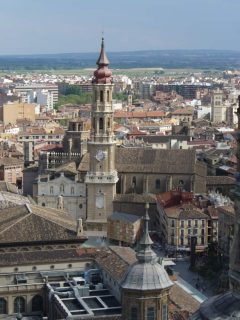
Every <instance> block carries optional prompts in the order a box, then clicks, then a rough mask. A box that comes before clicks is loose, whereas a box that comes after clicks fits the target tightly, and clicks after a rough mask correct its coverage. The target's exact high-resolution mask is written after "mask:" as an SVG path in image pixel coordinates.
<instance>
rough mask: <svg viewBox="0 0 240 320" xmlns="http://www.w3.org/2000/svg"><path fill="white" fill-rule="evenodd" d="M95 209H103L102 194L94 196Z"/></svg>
mask: <svg viewBox="0 0 240 320" xmlns="http://www.w3.org/2000/svg"><path fill="white" fill-rule="evenodd" d="M96 207H97V208H98V209H103V208H104V194H103V193H98V194H97V195H96Z"/></svg>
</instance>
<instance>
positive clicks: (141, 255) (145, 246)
mask: <svg viewBox="0 0 240 320" xmlns="http://www.w3.org/2000/svg"><path fill="white" fill-rule="evenodd" d="M145 209H146V212H145V215H144V217H143V234H142V237H141V239H140V241H139V246H140V248H139V250H138V252H137V259H138V261H139V262H151V261H154V260H156V257H157V255H156V254H155V252H154V251H153V250H152V249H151V244H152V243H153V242H152V240H151V238H150V236H149V229H148V222H149V220H150V219H149V215H148V209H149V204H148V203H146V205H145Z"/></svg>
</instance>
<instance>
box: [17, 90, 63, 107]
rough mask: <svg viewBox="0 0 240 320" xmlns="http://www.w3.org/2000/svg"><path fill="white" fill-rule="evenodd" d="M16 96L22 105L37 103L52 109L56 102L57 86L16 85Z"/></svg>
mask: <svg viewBox="0 0 240 320" xmlns="http://www.w3.org/2000/svg"><path fill="white" fill-rule="evenodd" d="M14 94H16V95H17V96H18V97H19V98H21V101H22V102H24V103H33V102H35V103H38V104H40V105H42V106H45V107H46V108H47V109H53V107H54V105H55V104H56V103H57V102H58V86H57V85H50V84H30V85H21V86H20V85H18V86H16V87H15V88H14Z"/></svg>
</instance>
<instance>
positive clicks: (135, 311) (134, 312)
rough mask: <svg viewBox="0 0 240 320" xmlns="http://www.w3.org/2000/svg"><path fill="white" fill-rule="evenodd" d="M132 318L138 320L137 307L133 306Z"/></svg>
mask: <svg viewBox="0 0 240 320" xmlns="http://www.w3.org/2000/svg"><path fill="white" fill-rule="evenodd" d="M131 320H138V309H137V308H136V307H132V308H131Z"/></svg>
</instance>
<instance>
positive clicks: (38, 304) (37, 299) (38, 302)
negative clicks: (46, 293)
mask: <svg viewBox="0 0 240 320" xmlns="http://www.w3.org/2000/svg"><path fill="white" fill-rule="evenodd" d="M35 311H43V298H42V297H41V296H40V295H36V296H34V297H33V298H32V312H35Z"/></svg>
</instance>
